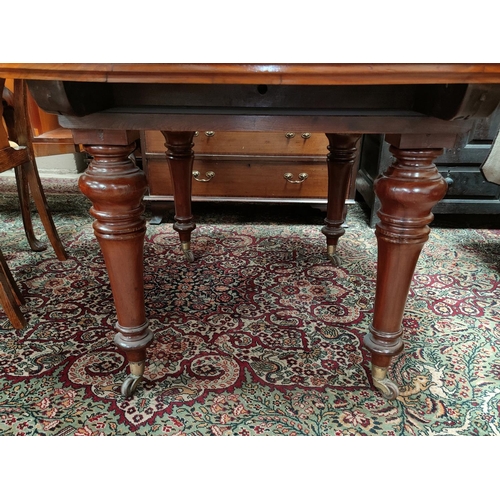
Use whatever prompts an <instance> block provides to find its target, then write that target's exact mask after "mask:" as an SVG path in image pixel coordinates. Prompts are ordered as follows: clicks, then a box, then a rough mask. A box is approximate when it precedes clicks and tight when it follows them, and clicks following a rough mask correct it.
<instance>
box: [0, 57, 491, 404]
mask: <svg viewBox="0 0 500 500" xmlns="http://www.w3.org/2000/svg"><path fill="white" fill-rule="evenodd" d="M7 75H10V76H15V77H19V78H27V79H30V84H29V85H30V89H31V91H32V93H33V96H34V97H35V99H36V101H37V103H38V105H39V106H41V107H42V109H45V110H46V111H48V112H54V113H59V114H60V117H59V121H60V124H61V125H62V126H63V127H66V128H68V129H71V130H72V131H73V138H74V141H75V143H81V144H84V147H85V150H86V151H87V152H88V153H89V154H90V155H91V156H93V158H94V159H93V161H92V163H91V164H90V166H89V168H88V170H87V172H86V173H85V174H84V175H83V176H81V177H80V187H81V189H82V191H83V193H84V194H85V195H87V196H88V197H89V198H90V200H91V201H92V204H93V207H92V209H91V213H92V215H93V216H94V217H95V218H96V221H95V223H94V230H95V234H96V236H97V238H98V240H99V243H100V245H101V249H102V252H103V254H104V259H105V262H106V266H107V269H108V272H109V277H110V282H111V287H112V290H113V296H114V300H115V306H116V312H117V317H118V322H117V326H116V328H117V330H118V333H117V335H116V337H115V342H116V343H117V345H118V346H120V347H121V348H122V349H123V350H124V351H125V352H126V354H127V357H128V360H129V365H130V371H131V374H130V376H129V377H128V379H127V380H126V382H125V383H124V384H123V386H122V393H123V394H124V395H130V394H132V393H133V392H134V390H135V388H136V386H137V384H138V383H139V381H140V379H141V377H142V375H143V372H144V364H145V360H146V349H147V346H148V345H149V344H150V343H151V341H152V339H153V337H152V334H151V332H150V331H149V329H148V322H147V319H146V314H145V307H144V291H143V250H142V249H143V242H144V234H145V220H144V218H143V216H142V214H143V206H142V198H143V196H144V194H145V192H146V189H147V182H146V179H145V175H144V173H143V172H142V171H140V170H139V169H138V168H137V167H136V165H135V164H134V162H133V161H132V160H131V159H130V154H131V152H132V151H133V150H134V148H135V147H136V145H135V144H136V140H137V138H138V137H139V132H140V131H143V130H161V131H162V134H163V136H164V137H165V143H166V156H167V159H168V165H169V168H170V171H171V175H172V179H173V186H174V198H175V209H176V215H175V219H176V222H175V225H174V227H175V229H176V230H177V231H178V233H179V236H180V240H181V243H182V246H183V248H184V249H185V251H186V252H187V253H188V252H189V249H190V234H191V231H192V230H193V229H194V227H195V224H194V222H193V218H192V214H191V203H190V196H191V185H192V165H193V159H194V153H193V150H192V144H193V138H194V132H195V131H197V130H198V131H202V130H218V131H228V132H230V131H240V132H248V131H267V132H284V133H286V132H287V131H289V130H307V131H308V132H310V133H320V132H321V133H326V136H327V138H328V142H329V146H328V148H329V150H330V152H329V154H328V155H327V157H326V164H327V169H328V178H329V181H328V210H327V217H326V219H325V226H324V228H323V232H324V234H325V235H326V243H327V248H328V253H329V254H330V255H331V256H333V255H334V248H335V246H336V244H337V241H338V239H339V237H340V236H341V235H342V234H343V232H344V230H343V228H342V227H341V226H342V222H343V214H344V194H345V192H346V188H347V185H348V182H349V173H350V171H351V168H352V165H353V162H354V161H355V158H356V148H357V145H358V143H359V140H360V137H361V136H362V135H363V134H384V136H385V140H386V141H387V142H388V143H389V144H390V145H391V146H390V150H391V153H392V155H393V157H394V161H393V163H392V165H391V166H389V168H388V169H387V170H386V171H385V172H384V173H383V174H382V175H381V176H380V177H379V178H378V180H377V181H376V183H375V186H374V189H375V191H376V192H377V195H378V197H379V199H380V200H381V207H380V210H379V218H380V222H379V223H378V224H377V229H376V236H377V241H378V266H377V284H376V295H375V304H374V313H373V322H372V325H371V327H370V331H369V332H368V333H367V335H366V337H365V341H364V344H365V346H366V347H367V348H368V349H369V350H370V351H371V354H372V377H373V384H374V385H375V386H376V387H378V388H379V389H380V390H381V391H382V393H383V394H384V395H385V396H386V397H388V398H394V397H396V396H397V394H398V388H397V387H396V385H395V384H394V383H393V382H392V381H390V380H389V379H388V378H387V368H388V366H389V364H390V362H391V359H392V357H393V356H394V355H396V354H398V353H400V352H401V350H402V349H403V342H402V340H401V334H402V319H403V313H404V309H405V304H406V298H407V296H408V292H409V288H410V284H411V279H412V275H413V272H414V269H415V265H416V263H417V260H418V257H419V254H420V251H421V249H422V247H423V245H424V243H425V242H426V241H427V238H428V234H429V228H428V223H429V222H430V221H431V220H432V217H433V216H432V213H431V210H432V207H433V206H434V205H435V204H436V203H437V202H439V201H440V200H441V199H442V198H443V197H444V195H445V193H446V190H447V184H446V182H445V180H444V179H443V177H442V176H441V175H440V174H439V172H438V171H437V169H436V166H435V164H434V161H435V159H436V158H437V157H439V156H440V155H441V154H442V151H443V148H451V147H453V146H454V145H455V143H456V140H457V137H459V136H461V135H463V134H465V133H467V131H469V130H470V129H471V128H472V127H473V125H474V122H475V120H476V119H477V118H482V117H486V116H488V115H489V114H491V112H492V111H493V110H494V109H495V108H496V106H497V105H498V102H499V100H500V85H499V84H500V65H497V64H480V65H474V64H449V65H447V64H445V65H434V64H424V65H415V64H396V65H394V64H381V65H364V64H353V65H348V64H311V65H304V64H291V65H290V64H288V65H281V64H263V65H259V64H250V65H249V64H201V65H189V64H186V65H184V64H150V65H147V64H61V65H54V64H9V65H5V64H4V65H1V66H0V76H7ZM186 265H188V264H186Z"/></svg>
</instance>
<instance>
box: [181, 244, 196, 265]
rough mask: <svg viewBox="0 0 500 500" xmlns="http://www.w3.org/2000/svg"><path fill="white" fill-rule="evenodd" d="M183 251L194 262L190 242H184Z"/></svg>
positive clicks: (189, 260)
mask: <svg viewBox="0 0 500 500" xmlns="http://www.w3.org/2000/svg"><path fill="white" fill-rule="evenodd" d="M181 245H182V252H183V253H184V257H185V258H186V260H187V261H188V262H194V254H193V251H192V250H191V243H190V242H182V244H181Z"/></svg>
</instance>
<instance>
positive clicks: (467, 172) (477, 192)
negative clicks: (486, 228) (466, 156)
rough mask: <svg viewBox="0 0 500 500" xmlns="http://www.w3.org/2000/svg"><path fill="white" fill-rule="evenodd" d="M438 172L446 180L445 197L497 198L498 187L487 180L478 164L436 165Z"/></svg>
mask: <svg viewBox="0 0 500 500" xmlns="http://www.w3.org/2000/svg"><path fill="white" fill-rule="evenodd" d="M437 167H438V170H439V173H440V174H441V175H442V176H443V177H444V178H445V179H446V181H447V182H448V192H447V193H446V199H465V198H470V199H478V200H479V199H498V197H499V196H500V187H499V186H498V185H496V184H493V183H491V182H488V181H487V180H486V179H485V178H484V175H483V173H482V172H481V169H480V167H479V166H477V167H475V166H468V165H459V166H448V165H439V164H438V165H437Z"/></svg>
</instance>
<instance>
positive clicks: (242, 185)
mask: <svg viewBox="0 0 500 500" xmlns="http://www.w3.org/2000/svg"><path fill="white" fill-rule="evenodd" d="M141 144H142V150H143V152H142V158H143V167H144V170H145V172H146V175H147V179H148V194H147V196H146V198H145V200H146V201H147V202H148V203H149V205H150V207H151V210H152V212H153V214H154V217H153V221H152V222H153V223H154V222H160V220H161V218H162V217H163V214H164V211H165V209H166V207H167V206H168V204H169V202H171V201H172V200H173V189H172V181H171V177H170V171H169V168H168V164H167V160H166V157H165V145H164V144H165V139H164V137H163V135H162V134H161V132H158V131H145V132H144V133H143V134H142V137H141ZM327 145H328V140H327V138H326V136H325V135H324V134H319V133H309V132H307V131H305V132H304V131H297V132H287V133H266V132H218V131H212V130H208V131H199V132H197V134H196V135H195V138H194V146H193V150H194V153H195V160H194V165H193V188H192V199H193V201H241V202H254V203H255V202H267V203H270V202H271V203H272V202H274V203H309V204H312V205H319V206H320V208H321V207H323V206H326V200H327V185H328V184H327V183H328V175H327V169H326V155H327V154H328V149H327ZM356 169H357V164H356V165H354V167H353V173H352V179H355V174H356ZM354 195H355V185H354V182H351V185H350V187H349V190H348V192H347V193H346V200H353V199H354Z"/></svg>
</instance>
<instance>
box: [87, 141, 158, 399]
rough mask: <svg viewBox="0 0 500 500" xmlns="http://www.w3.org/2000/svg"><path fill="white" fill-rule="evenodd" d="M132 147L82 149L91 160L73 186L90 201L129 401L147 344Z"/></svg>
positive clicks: (140, 179)
mask: <svg viewBox="0 0 500 500" xmlns="http://www.w3.org/2000/svg"><path fill="white" fill-rule="evenodd" d="M134 149H135V144H131V145H128V146H123V145H122V146H108V145H91V146H89V145H86V146H85V151H86V152H87V153H89V154H90V155H91V156H93V160H92V162H91V163H90V165H89V167H88V169H87V170H86V172H85V173H84V174H83V175H82V176H81V177H80V180H79V186H80V189H81V191H82V193H83V194H84V195H86V196H87V197H88V198H89V199H90V200H91V201H92V208H91V209H90V213H91V215H93V216H94V217H95V218H96V221H95V222H94V224H93V227H94V232H95V235H96V237H97V239H98V241H99V244H100V246H101V250H102V253H103V256H104V260H105V262H106V267H107V270H108V274H109V280H110V283H111V289H112V291H113V298H114V302H115V307H116V314H117V318H118V321H117V323H116V329H117V330H118V333H117V334H116V336H115V343H116V344H117V345H118V346H119V347H120V348H121V349H123V350H124V351H125V352H126V355H127V360H128V362H129V368H130V375H129V376H128V378H127V379H126V380H125V382H124V383H123V385H122V394H123V395H124V396H130V395H132V394H133V392H134V391H135V389H136V388H137V386H138V384H139V382H140V380H141V379H142V376H143V373H144V367H145V361H146V347H147V346H148V345H149V344H150V342H151V341H152V339H153V335H152V333H151V332H150V330H149V329H148V322H147V320H146V313H145V306H144V284H143V280H144V276H143V274H144V273H143V265H144V264H143V246H144V235H145V232H146V222H145V219H144V217H143V216H142V214H143V212H144V207H143V205H142V197H143V196H144V193H145V192H146V188H147V182H146V178H145V175H144V173H143V172H142V171H141V170H139V169H138V168H137V167H136V166H135V164H134V163H133V162H132V161H131V160H130V159H129V155H130V154H131V153H132V151H133V150H134Z"/></svg>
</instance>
